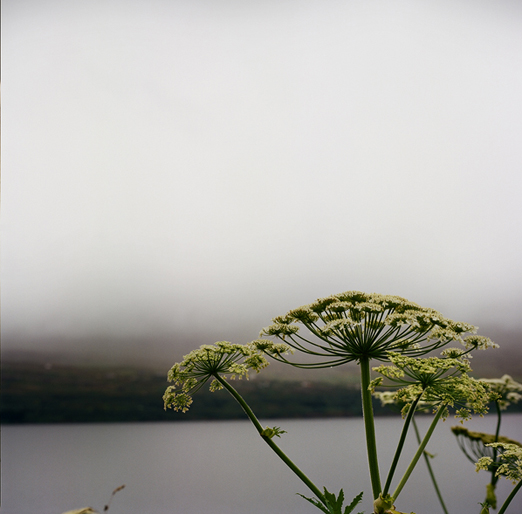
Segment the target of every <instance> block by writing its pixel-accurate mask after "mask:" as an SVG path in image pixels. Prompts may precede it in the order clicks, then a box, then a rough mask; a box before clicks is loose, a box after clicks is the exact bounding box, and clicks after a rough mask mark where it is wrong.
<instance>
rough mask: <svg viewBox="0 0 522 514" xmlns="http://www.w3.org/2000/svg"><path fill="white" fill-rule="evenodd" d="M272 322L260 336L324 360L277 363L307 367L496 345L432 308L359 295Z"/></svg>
mask: <svg viewBox="0 0 522 514" xmlns="http://www.w3.org/2000/svg"><path fill="white" fill-rule="evenodd" d="M272 321H273V323H272V325H270V326H268V327H266V328H264V329H263V330H262V331H261V337H263V336H268V337H276V338H278V339H280V340H282V341H283V342H285V343H286V344H288V345H289V346H290V347H292V348H293V349H295V350H297V351H300V352H303V353H306V354H310V355H313V356H317V357H319V358H321V359H322V362H317V363H313V364H309V363H305V364H299V363H293V362H290V361H288V360H287V359H286V358H285V357H284V356H282V355H274V358H275V359H277V360H281V361H283V362H287V363H289V364H293V365H295V366H298V367H303V368H311V367H329V366H338V365H341V364H344V363H346V362H351V361H356V362H359V361H360V360H361V359H377V360H381V361H386V360H387V359H388V352H389V351H395V352H400V353H401V354H403V355H408V356H420V355H425V354H427V353H429V352H431V351H433V350H436V349H438V348H441V347H444V346H446V345H448V344H449V343H452V342H458V343H460V344H462V345H463V346H464V347H465V348H466V349H467V350H468V351H470V350H473V349H485V348H488V347H491V346H495V345H494V343H492V342H491V341H490V340H489V339H488V338H486V337H482V336H476V335H473V334H474V332H475V330H476V328H475V327H474V326H473V325H470V324H468V323H461V322H456V321H452V320H450V319H448V318H445V317H444V316H442V314H440V313H439V312H437V311H436V310H434V309H429V308H425V307H421V306H420V305H417V304H415V303H413V302H410V301H409V300H406V299H405V298H401V297H399V296H390V295H381V294H376V293H370V294H369V293H363V292H360V291H347V292H345V293H340V294H336V295H332V296H329V297H327V298H321V299H319V300H316V301H315V302H313V303H311V304H309V305H303V306H302V307H298V308H297V309H293V310H291V311H289V312H288V313H287V314H285V315H284V316H278V317H276V318H274V319H273V320H272ZM303 328H304V329H305V330H304V331H303V330H301V329H303ZM466 334H468V335H466Z"/></svg>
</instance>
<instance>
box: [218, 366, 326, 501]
mask: <svg viewBox="0 0 522 514" xmlns="http://www.w3.org/2000/svg"><path fill="white" fill-rule="evenodd" d="M214 378H215V379H216V380H217V381H218V382H219V383H220V384H221V385H222V386H223V387H224V388H225V389H226V390H227V391H228V392H229V393H230V394H231V395H232V396H233V397H234V399H235V400H236V401H237V402H238V403H239V405H241V408H242V409H243V410H244V411H245V414H246V415H247V416H248V419H250V421H251V422H252V424H253V425H254V426H255V427H256V430H257V431H258V432H259V435H260V436H261V437H262V438H263V440H264V441H265V443H266V444H268V446H270V448H272V450H273V451H274V452H275V453H276V454H277V456H278V457H279V458H280V459H281V460H282V461H283V462H284V463H285V464H286V465H287V466H288V467H289V468H290V469H291V470H292V471H293V472H294V473H295V474H296V475H297V476H298V477H299V478H300V479H301V481H302V482H303V483H304V484H305V485H306V486H307V487H308V488H309V489H310V490H311V491H312V492H313V493H314V494H315V495H316V496H317V498H319V500H321V502H322V503H323V504H325V505H326V499H325V497H324V495H323V493H321V491H320V490H319V489H318V488H317V486H316V485H315V484H314V483H313V482H312V481H311V480H310V479H309V478H308V477H307V476H306V475H305V474H304V473H303V472H302V471H301V470H300V469H299V468H298V467H297V466H296V465H295V464H294V462H292V460H290V458H289V457H288V456H287V455H286V454H285V453H284V452H283V450H281V448H279V446H278V445H277V444H276V443H275V442H274V441H273V440H272V438H271V437H269V436H267V435H264V434H263V432H265V430H264V429H263V427H262V426H261V423H259V420H258V419H257V417H256V415H255V414H254V412H253V411H252V409H251V408H250V407H249V406H248V404H247V403H246V402H245V400H244V399H243V397H242V396H241V395H240V394H239V393H238V392H237V391H236V389H234V388H233V387H232V386H231V385H230V384H229V383H228V382H227V381H226V380H223V379H222V378H221V377H220V376H219V375H214Z"/></svg>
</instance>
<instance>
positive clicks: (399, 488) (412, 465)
mask: <svg viewBox="0 0 522 514" xmlns="http://www.w3.org/2000/svg"><path fill="white" fill-rule="evenodd" d="M445 408H446V406H445V405H441V406H440V407H439V410H438V411H437V413H436V414H435V417H434V418H433V421H432V423H431V425H430V428H429V429H428V431H427V432H426V435H425V436H424V439H423V440H422V442H421V444H420V445H419V448H418V450H417V453H416V454H415V455H414V457H413V459H412V461H411V462H410V465H409V466H408V469H407V470H406V472H405V473H404V476H403V477H402V478H401V481H400V482H399V485H398V486H397V489H395V492H394V493H393V499H394V500H396V499H397V497H398V496H399V494H400V492H401V491H402V489H403V487H404V486H405V485H406V482H407V481H408V479H409V478H410V475H411V474H412V472H413V470H414V469H415V466H416V465H417V462H419V459H420V458H421V456H422V454H423V453H424V448H426V445H427V444H428V441H429V440H430V438H431V436H432V434H433V431H434V430H435V427H436V426H437V421H439V419H440V417H441V416H442V413H443V412H444V409H445Z"/></svg>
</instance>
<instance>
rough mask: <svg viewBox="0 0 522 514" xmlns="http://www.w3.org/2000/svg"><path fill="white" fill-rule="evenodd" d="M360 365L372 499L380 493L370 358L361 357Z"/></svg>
mask: <svg viewBox="0 0 522 514" xmlns="http://www.w3.org/2000/svg"><path fill="white" fill-rule="evenodd" d="M359 365H360V366H361V395H362V407H363V416H364V429H365V433H366V448H367V450H368V465H369V467H370V479H371V482H372V492H373V499H374V500H376V499H377V498H378V497H379V494H380V493H381V479H380V476H379V461H378V460H377V442H376V440H375V424H374V420H373V407H372V393H371V391H370V390H369V389H368V387H369V385H370V380H371V377H370V359H368V358H366V357H363V358H362V359H361V360H360V362H359Z"/></svg>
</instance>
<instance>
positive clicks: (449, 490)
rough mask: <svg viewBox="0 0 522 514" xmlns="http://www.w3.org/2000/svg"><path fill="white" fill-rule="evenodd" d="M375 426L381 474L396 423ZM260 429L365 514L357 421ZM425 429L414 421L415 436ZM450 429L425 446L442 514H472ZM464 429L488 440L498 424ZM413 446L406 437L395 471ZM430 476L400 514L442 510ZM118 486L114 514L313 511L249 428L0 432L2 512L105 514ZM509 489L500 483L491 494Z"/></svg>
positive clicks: (230, 424) (476, 481)
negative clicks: (273, 431)
mask: <svg viewBox="0 0 522 514" xmlns="http://www.w3.org/2000/svg"><path fill="white" fill-rule="evenodd" d="M376 422H377V437H378V446H379V453H380V465H381V475H385V471H387V468H388V466H389V463H390V461H391V459H392V452H393V448H394V445H395V444H396V441H397V438H398V434H399V432H400V428H401V426H402V422H401V420H400V418H399V419H397V418H378V419H377V420H376ZM268 423H269V424H270V426H273V425H274V424H277V425H278V426H281V427H282V428H283V429H285V430H287V432H288V433H287V434H285V435H283V437H282V439H280V440H277V442H278V443H280V446H281V447H282V448H283V450H284V451H285V452H286V453H287V454H288V455H289V456H290V457H291V458H292V459H293V460H294V462H296V464H297V465H298V466H300V467H301V469H302V470H303V471H304V472H305V473H306V474H307V475H308V476H309V477H310V478H311V479H312V480H313V481H314V482H315V483H316V484H317V485H318V486H320V487H322V486H323V485H326V486H327V487H328V489H329V490H331V491H335V492H337V491H338V490H339V489H340V488H341V487H342V488H344V491H345V493H346V495H347V496H349V499H351V498H353V497H354V496H355V495H356V494H358V493H359V492H361V491H364V492H365V500H366V501H363V504H362V506H360V508H359V509H356V511H355V512H359V511H362V510H365V512H366V513H370V512H371V511H372V509H371V501H370V498H371V494H370V489H369V478H368V470H367V465H366V460H365V459H366V457H365V443H364V434H363V422H362V419H360V418H349V419H328V420H311V421H308V420H307V421H303V420H297V421H296V420H278V421H276V422H266V423H264V424H268ZM427 424H428V419H423V418H420V420H419V426H420V428H421V430H422V429H426V427H427ZM454 424H456V422H455V421H454V420H451V419H448V420H447V421H446V422H444V423H440V424H439V427H438V428H437V430H436V431H435V434H434V436H433V439H432V442H431V444H430V445H429V446H428V450H429V451H430V452H432V453H436V454H437V456H436V458H435V459H434V460H433V466H434V469H435V473H436V475H437V477H438V479H439V485H440V487H441V489H442V491H443V494H444V496H445V498H446V503H447V506H448V510H449V511H450V514H467V513H469V514H478V512H479V511H480V508H479V507H478V505H477V503H478V502H479V501H483V499H484V491H485V484H486V483H487V481H488V475H487V474H486V473H485V472H481V473H480V474H477V473H476V472H475V470H474V467H473V465H472V464H471V463H470V462H469V461H468V460H467V459H466V458H465V457H464V456H463V455H462V454H461V452H460V449H459V448H458V446H457V443H456V441H455V439H454V437H453V435H452V434H451V432H450V426H451V425H454ZM466 426H468V427H469V428H470V429H474V430H481V431H486V432H492V431H494V427H495V418H493V417H486V418H483V419H480V418H477V419H474V420H473V421H471V422H470V423H468V424H466ZM502 432H503V434H504V435H506V436H508V437H511V438H514V439H517V440H522V415H520V414H512V415H505V416H504V421H503V430H502ZM392 445H393V447H392ZM414 447H415V444H414V441H413V440H412V441H411V444H410V445H409V446H408V448H407V453H406V455H405V457H404V459H403V460H402V461H401V463H400V469H399V471H398V473H400V472H401V470H404V467H405V466H406V457H407V456H411V455H413V452H414ZM401 464H402V466H401ZM398 478H399V475H397V479H398ZM383 480H384V478H383ZM428 480H429V479H428V476H427V473H426V469H425V465H424V463H423V462H422V461H421V462H420V463H419V465H418V468H417V470H416V471H415V472H414V474H413V476H412V478H411V481H410V482H409V483H408V484H407V486H406V488H405V489H404V491H403V492H402V494H401V496H400V498H399V500H398V502H397V505H396V506H397V508H398V509H399V510H403V511H405V512H410V511H414V512H416V513H417V514H439V513H441V512H442V511H441V509H440V506H439V504H438V501H437V499H436V496H435V493H434V492H433V488H432V487H431V486H430V484H429V482H428ZM396 482H397V480H396V481H395V484H396ZM122 484H125V485H126V488H125V489H124V490H122V491H121V492H119V493H117V495H116V496H115V497H114V499H113V502H112V504H111V507H110V510H109V513H110V514H144V513H151V514H167V513H168V514H317V513H319V510H317V509H316V508H315V507H313V506H312V505H310V504H308V503H307V502H306V501H305V500H303V499H302V498H300V497H299V496H297V495H296V494H295V493H297V492H300V493H302V494H305V495H306V496H311V494H310V492H309V491H308V490H307V489H306V487H305V486H304V484H302V482H300V480H299V479H297V478H296V477H295V476H294V475H293V473H292V472H291V471H290V470H288V469H287V468H286V466H285V465H284V464H283V463H282V462H281V461H280V460H279V458H278V457H277V456H276V455H274V454H273V453H272V452H271V450H270V449H269V448H268V447H267V446H266V444H265V443H264V442H263V440H262V439H261V438H260V437H259V436H258V435H257V433H256V432H255V430H254V429H253V427H252V426H251V425H250V423H249V422H248V421H226V422H194V423H192V422H177V423H129V424H126V423H121V424H120V423H117V424H87V425H85V424H79V425H29V426H27V425H17V426H16V425H15V426H3V427H2V508H1V512H2V514H33V513H35V514H36V513H37V514H61V513H62V512H65V511H67V510H71V509H76V508H80V507H85V506H92V507H94V508H95V509H97V510H99V511H100V512H102V511H103V506H104V505H105V504H106V503H107V501H108V499H109V497H110V494H111V492H112V490H113V489H115V488H116V487H118V486H119V485H122ZM511 488H512V485H511V484H510V483H509V482H507V481H506V480H504V479H502V480H501V482H500V483H499V487H498V495H499V498H500V499H502V500H503V499H504V498H505V497H506V496H507V494H509V491H510V490H511ZM521 494H522V493H521ZM514 503H515V505H513V504H512V506H511V508H510V510H509V514H520V513H521V512H522V498H521V497H518V498H516V499H515V502H514Z"/></svg>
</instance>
